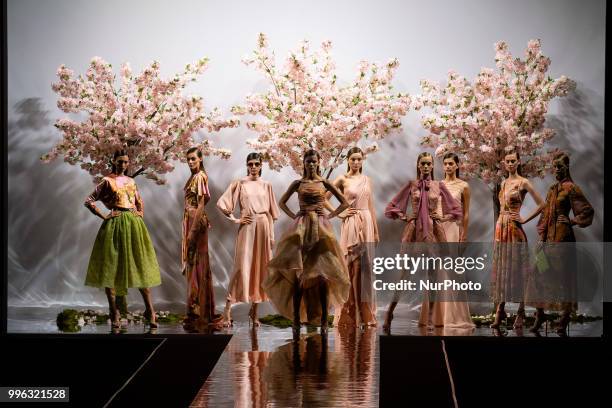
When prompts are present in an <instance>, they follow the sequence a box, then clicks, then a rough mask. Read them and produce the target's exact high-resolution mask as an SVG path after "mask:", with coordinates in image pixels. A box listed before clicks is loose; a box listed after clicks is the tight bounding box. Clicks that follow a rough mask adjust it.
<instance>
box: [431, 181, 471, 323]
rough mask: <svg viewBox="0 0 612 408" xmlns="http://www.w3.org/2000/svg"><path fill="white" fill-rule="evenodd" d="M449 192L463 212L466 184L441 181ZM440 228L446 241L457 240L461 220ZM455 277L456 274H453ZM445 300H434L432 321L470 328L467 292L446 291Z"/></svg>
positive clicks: (445, 224)
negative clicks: (462, 197) (462, 198)
mask: <svg viewBox="0 0 612 408" xmlns="http://www.w3.org/2000/svg"><path fill="white" fill-rule="evenodd" d="M442 183H444V185H445V186H446V188H447V189H448V191H449V192H450V193H451V195H452V196H453V198H454V199H455V201H457V203H459V205H460V206H461V212H462V213H463V203H462V200H461V196H462V193H463V191H464V189H465V188H466V187H467V186H468V183H466V182H465V181H463V180H459V179H456V180H455V182H452V183H446V182H442ZM442 228H443V229H444V233H445V235H446V242H459V237H460V236H461V231H462V229H463V220H462V219H461V218H460V219H458V220H456V221H447V222H443V223H442ZM453 278H455V279H457V278H458V276H453ZM445 296H446V300H445V301H443V302H436V303H434V306H433V311H432V312H433V314H432V322H433V324H434V325H436V326H444V327H445V328H466V329H469V328H472V327H475V324H474V323H473V322H472V317H471V316H470V309H469V306H468V303H467V301H466V300H467V294H465V293H461V292H453V291H446V292H445Z"/></svg>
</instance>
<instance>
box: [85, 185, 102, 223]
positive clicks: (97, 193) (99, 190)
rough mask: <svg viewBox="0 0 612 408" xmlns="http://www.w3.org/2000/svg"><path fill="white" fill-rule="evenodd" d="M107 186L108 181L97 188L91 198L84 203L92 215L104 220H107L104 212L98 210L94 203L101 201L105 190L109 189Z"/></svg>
mask: <svg viewBox="0 0 612 408" xmlns="http://www.w3.org/2000/svg"><path fill="white" fill-rule="evenodd" d="M107 184H108V181H106V180H102V181H101V182H100V183H99V184H98V185H97V186H96V188H95V190H94V191H93V193H91V194H90V195H89V197H87V199H86V200H85V203H84V204H85V207H87V209H89V211H91V213H92V214H94V215H97V216H98V217H100V218H102V219H103V220H105V219H106V218H107V217H106V216H105V215H104V214H102V212H101V211H100V210H99V209H98V207H96V205H95V204H94V203H95V202H96V201H98V200H99V199H100V196H101V195H102V194H103V193H104V191H105V189H106V188H107Z"/></svg>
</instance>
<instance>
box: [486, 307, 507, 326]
mask: <svg viewBox="0 0 612 408" xmlns="http://www.w3.org/2000/svg"><path fill="white" fill-rule="evenodd" d="M507 317H508V314H507V313H506V311H505V310H503V309H501V310H500V309H497V312H496V313H495V321H493V323H492V324H491V326H489V327H491V328H492V329H499V327H500V326H501V322H502V320H506V318H507Z"/></svg>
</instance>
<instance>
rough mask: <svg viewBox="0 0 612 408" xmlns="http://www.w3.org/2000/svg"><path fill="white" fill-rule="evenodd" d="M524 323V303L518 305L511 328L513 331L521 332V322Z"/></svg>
mask: <svg viewBox="0 0 612 408" xmlns="http://www.w3.org/2000/svg"><path fill="white" fill-rule="evenodd" d="M524 321H525V302H520V303H519V308H518V310H517V311H516V319H514V324H513V325H512V328H513V329H514V330H521V329H522V328H523V322H524Z"/></svg>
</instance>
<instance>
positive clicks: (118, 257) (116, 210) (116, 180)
mask: <svg viewBox="0 0 612 408" xmlns="http://www.w3.org/2000/svg"><path fill="white" fill-rule="evenodd" d="M129 160H130V158H129V156H128V153H127V151H125V150H118V151H116V152H115V154H114V155H113V160H112V173H111V174H110V175H108V176H106V177H104V178H103V179H102V181H101V182H100V183H99V184H98V185H97V186H96V189H95V190H94V192H93V193H92V194H91V195H90V196H89V197H87V200H86V201H85V206H86V207H87V208H89V210H90V211H91V212H92V213H93V214H95V215H97V216H98V217H100V218H102V219H103V220H104V222H102V225H101V226H100V230H99V231H98V235H97V236H96V241H95V243H94V247H93V250H92V252H91V257H90V258H89V266H88V267H87V276H86V278H85V285H87V286H94V287H98V288H104V290H105V292H106V297H107V299H108V307H109V312H110V319H111V322H112V327H113V331H114V332H117V330H118V329H119V328H120V326H121V323H120V321H121V315H120V312H119V309H118V308H117V304H116V296H125V295H127V289H128V288H138V290H139V291H140V293H141V295H142V298H143V300H144V304H145V312H144V316H145V318H146V319H147V320H148V322H149V326H150V327H151V328H156V327H157V322H156V319H155V310H154V308H153V301H152V299H151V290H150V288H151V287H153V286H157V285H159V284H161V277H160V273H159V266H158V264H157V257H156V256H155V249H154V248H153V244H152V242H151V238H150V237H149V232H148V231H147V227H146V226H145V224H144V221H143V216H144V204H143V202H142V199H141V198H140V194H139V192H138V188H137V187H136V183H135V182H134V179H133V178H131V177H128V176H127V175H126V171H127V169H128V166H129ZM96 201H102V202H103V203H104V205H105V206H106V208H108V209H109V210H110V213H109V214H107V215H104V214H102V212H101V211H100V210H99V209H98V208H97V207H96V206H95V204H94V203H95V202H96Z"/></svg>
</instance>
